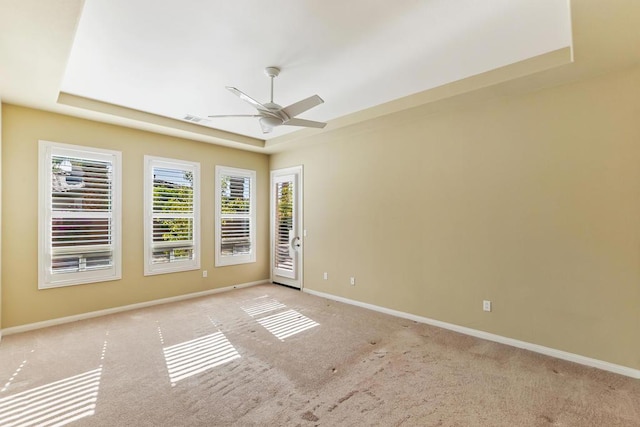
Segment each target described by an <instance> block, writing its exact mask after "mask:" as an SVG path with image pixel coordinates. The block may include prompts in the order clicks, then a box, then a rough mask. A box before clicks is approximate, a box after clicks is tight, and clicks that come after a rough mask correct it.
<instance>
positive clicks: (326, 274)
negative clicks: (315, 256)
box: [322, 271, 329, 280]
mask: <svg viewBox="0 0 640 427" xmlns="http://www.w3.org/2000/svg"><path fill="white" fill-rule="evenodd" d="M322 278H323V279H324V280H327V279H328V278H329V273H327V272H326V271H325V272H324V274H323V275H322Z"/></svg>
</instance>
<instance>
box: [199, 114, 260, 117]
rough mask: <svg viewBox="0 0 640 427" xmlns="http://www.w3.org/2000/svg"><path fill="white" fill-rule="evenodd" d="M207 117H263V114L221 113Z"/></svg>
mask: <svg viewBox="0 0 640 427" xmlns="http://www.w3.org/2000/svg"><path fill="white" fill-rule="evenodd" d="M207 117H214V118H220V117H262V116H261V115H260V114H219V115H214V116H207Z"/></svg>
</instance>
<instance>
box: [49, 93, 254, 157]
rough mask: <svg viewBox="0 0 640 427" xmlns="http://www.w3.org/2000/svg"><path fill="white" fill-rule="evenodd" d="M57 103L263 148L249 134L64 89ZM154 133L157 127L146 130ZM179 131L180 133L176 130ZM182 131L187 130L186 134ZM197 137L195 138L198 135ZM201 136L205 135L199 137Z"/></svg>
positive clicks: (234, 144)
mask: <svg viewBox="0 0 640 427" xmlns="http://www.w3.org/2000/svg"><path fill="white" fill-rule="evenodd" d="M57 103H58V104H60V105H66V106H70V107H76V108H81V109H83V110H90V111H95V112H98V113H103V114H107V115H111V116H116V117H120V118H124V119H130V120H132V121H133V122H134V123H131V127H136V128H137V127H139V126H136V123H145V124H149V125H152V126H153V127H156V126H160V127H162V128H164V129H165V131H164V132H162V133H166V130H167V129H170V130H177V131H179V133H182V134H177V135H176V136H181V137H185V138H190V139H196V140H201V141H204V142H209V143H212V144H220V145H227V146H232V147H235V148H243V149H247V148H248V146H249V147H253V148H264V147H265V141H264V140H262V139H257V138H252V137H249V136H244V135H239V134H236V133H232V132H227V131H224V130H219V129H214V128H210V127H206V126H200V125H197V124H193V123H188V122H185V121H182V120H177V119H172V118H169V117H164V116H160V115H157V114H153V113H147V112H145V111H140V110H135V109H133V108H128V107H123V106H120V105H115V104H110V103H108V102H103V101H97V100H95V99H90V98H85V97H82V96H78V95H73V94H70V93H66V92H60V93H59V94H58V100H57ZM149 130H152V131H156V132H158V130H157V129H153V128H151V129H149ZM180 131H182V132H180ZM184 132H186V133H188V134H187V135H185V134H184ZM198 136H199V137H198ZM202 137H205V139H203V138H202Z"/></svg>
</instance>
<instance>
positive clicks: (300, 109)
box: [280, 95, 324, 118]
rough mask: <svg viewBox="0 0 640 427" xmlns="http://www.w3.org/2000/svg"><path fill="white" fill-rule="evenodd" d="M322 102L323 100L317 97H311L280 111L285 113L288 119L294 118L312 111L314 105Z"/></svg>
mask: <svg viewBox="0 0 640 427" xmlns="http://www.w3.org/2000/svg"><path fill="white" fill-rule="evenodd" d="M323 102H324V100H323V99H322V98H320V97H319V96H318V95H313V96H310V97H308V98H306V99H303V100H302V101H298V102H295V103H293V104H291V105H289V106H287V107H284V108H283V109H282V110H280V111H282V112H283V113H285V114H286V115H287V116H289V117H290V118H294V117H295V116H297V115H298V114H302V113H304V112H305V111H307V110H310V109H312V108H313V107H315V106H316V105H320V104H322V103H323Z"/></svg>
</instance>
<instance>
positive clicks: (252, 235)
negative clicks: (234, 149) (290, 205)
mask: <svg viewBox="0 0 640 427" xmlns="http://www.w3.org/2000/svg"><path fill="white" fill-rule="evenodd" d="M223 176H232V177H241V178H249V182H250V184H249V186H250V188H249V204H250V205H249V213H248V214H243V215H241V214H234V216H230V215H229V214H223V213H222V212H221V209H222V177H223ZM256 182H257V179H256V171H255V170H251V169H240V168H235V167H230V166H221V165H216V168H215V200H216V203H215V206H216V210H215V244H216V247H215V266H216V267H225V266H229V265H238V264H249V263H253V262H256V210H257V209H256V206H257V198H256ZM224 218H248V219H249V242H250V245H251V250H250V253H248V254H241V255H223V254H222V250H221V247H222V220H223V219H224Z"/></svg>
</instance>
